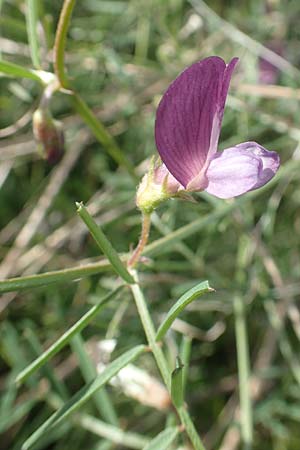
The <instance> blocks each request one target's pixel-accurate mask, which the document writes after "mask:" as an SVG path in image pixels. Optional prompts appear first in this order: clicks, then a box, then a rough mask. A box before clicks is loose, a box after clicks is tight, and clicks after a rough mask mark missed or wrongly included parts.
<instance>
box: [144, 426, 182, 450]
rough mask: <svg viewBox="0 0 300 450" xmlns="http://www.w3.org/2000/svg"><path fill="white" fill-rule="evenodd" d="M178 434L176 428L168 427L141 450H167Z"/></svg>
mask: <svg viewBox="0 0 300 450" xmlns="http://www.w3.org/2000/svg"><path fill="white" fill-rule="evenodd" d="M178 433H179V429H178V428H177V427H168V428H166V429H165V430H163V431H162V432H161V433H159V434H158V435H157V436H156V437H155V438H154V439H152V440H151V441H150V442H149V444H147V445H146V446H145V447H144V448H143V450H167V449H168V448H169V446H170V445H171V444H172V442H173V441H174V440H175V439H176V437H177V435H178Z"/></svg>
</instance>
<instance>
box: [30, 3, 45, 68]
mask: <svg viewBox="0 0 300 450" xmlns="http://www.w3.org/2000/svg"><path fill="white" fill-rule="evenodd" d="M26 25H27V34H28V41H29V47H30V53H31V60H32V63H33V65H34V67H35V68H36V69H40V67H41V59H40V54H39V36H38V28H37V27H38V3H37V0H27V14H26Z"/></svg>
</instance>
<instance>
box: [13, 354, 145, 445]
mask: <svg viewBox="0 0 300 450" xmlns="http://www.w3.org/2000/svg"><path fill="white" fill-rule="evenodd" d="M145 349H146V346H145V345H138V346H137V347H134V348H132V349H131V350H128V351H127V352H126V353H124V354H123V355H121V356H119V358H117V359H115V360H114V361H113V362H112V363H110V364H109V365H108V366H107V367H106V369H105V370H104V371H103V372H102V373H101V374H100V375H99V376H97V377H96V378H95V379H94V380H93V381H92V382H91V383H89V384H87V385H85V386H84V387H83V388H82V389H80V391H78V392H77V393H76V394H75V395H74V396H73V397H72V398H71V399H70V400H69V401H67V402H66V403H65V404H64V405H63V406H62V407H61V408H60V409H59V410H58V411H56V412H55V413H54V414H52V416H50V417H49V419H47V420H46V422H44V423H43V424H42V425H41V426H40V427H39V428H38V429H37V430H36V431H35V432H34V433H33V434H32V435H31V436H30V437H29V438H28V439H27V440H26V441H25V442H24V444H23V446H22V450H28V449H30V448H31V447H32V446H33V445H34V444H35V443H36V442H37V441H38V440H40V439H42V437H43V436H45V435H47V434H48V433H49V432H50V431H52V430H53V429H55V428H56V427H57V426H58V425H60V424H61V423H63V422H64V421H65V420H66V419H67V418H68V417H69V416H70V415H71V414H73V413H74V412H75V411H77V410H78V409H79V408H80V407H82V406H83V405H84V404H85V403H86V402H87V401H88V400H89V399H90V398H91V397H92V396H93V395H94V394H95V392H97V391H98V390H99V389H101V388H102V387H103V386H104V385H105V384H106V383H107V382H108V381H109V380H110V379H111V378H112V377H114V376H115V375H116V374H117V373H118V372H119V371H120V370H121V369H122V368H123V367H125V366H126V365H127V364H129V363H130V362H132V361H133V360H135V359H136V358H137V357H138V356H139V355H140V354H141V353H143V352H144V351H145Z"/></svg>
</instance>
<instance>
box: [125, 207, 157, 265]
mask: <svg viewBox="0 0 300 450" xmlns="http://www.w3.org/2000/svg"><path fill="white" fill-rule="evenodd" d="M150 227H151V216H150V214H145V213H142V232H141V237H140V240H139V243H138V245H137V247H136V249H135V250H134V252H133V253H132V255H131V257H130V258H129V260H128V263H127V267H134V266H135V265H136V264H137V263H138V261H139V259H140V256H141V254H142V252H143V250H144V248H145V245H146V244H147V241H148V238H149V233H150Z"/></svg>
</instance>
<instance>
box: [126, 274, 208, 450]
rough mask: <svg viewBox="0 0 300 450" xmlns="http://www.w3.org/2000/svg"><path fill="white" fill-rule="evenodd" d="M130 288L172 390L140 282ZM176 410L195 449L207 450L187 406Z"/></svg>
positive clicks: (149, 341)
mask: <svg viewBox="0 0 300 450" xmlns="http://www.w3.org/2000/svg"><path fill="white" fill-rule="evenodd" d="M133 274H134V278H135V280H136V281H138V276H137V273H136V272H133ZM130 289H131V291H132V294H133V297H134V299H135V303H136V307H137V310H138V313H139V316H140V319H141V322H142V325H143V328H144V331H145V334H146V337H147V340H148V344H149V346H150V348H151V350H152V352H153V355H154V358H155V360H156V363H157V366H158V368H159V371H160V373H161V376H162V378H163V380H164V383H165V385H166V386H167V388H168V391H169V392H171V377H170V372H169V369H168V366H167V362H166V359H165V356H164V354H163V351H162V349H161V348H160V346H159V344H158V343H157V342H156V340H155V337H156V332H155V329H154V325H153V322H152V319H151V316H150V314H149V311H148V308H147V303H146V300H145V297H144V294H143V292H142V290H141V288H140V287H139V285H138V284H132V285H130ZM174 406H175V408H176V405H174ZM176 410H177V412H178V415H179V417H180V420H181V423H182V425H183V426H184V427H185V430H186V432H187V435H188V436H189V438H190V440H191V442H192V444H193V446H194V449H195V450H205V448H204V446H203V444H202V442H201V440H200V437H199V435H198V433H197V431H196V429H195V426H194V424H193V422H192V420H191V418H190V415H189V413H188V411H187V409H186V408H185V406H181V407H179V408H176Z"/></svg>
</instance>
